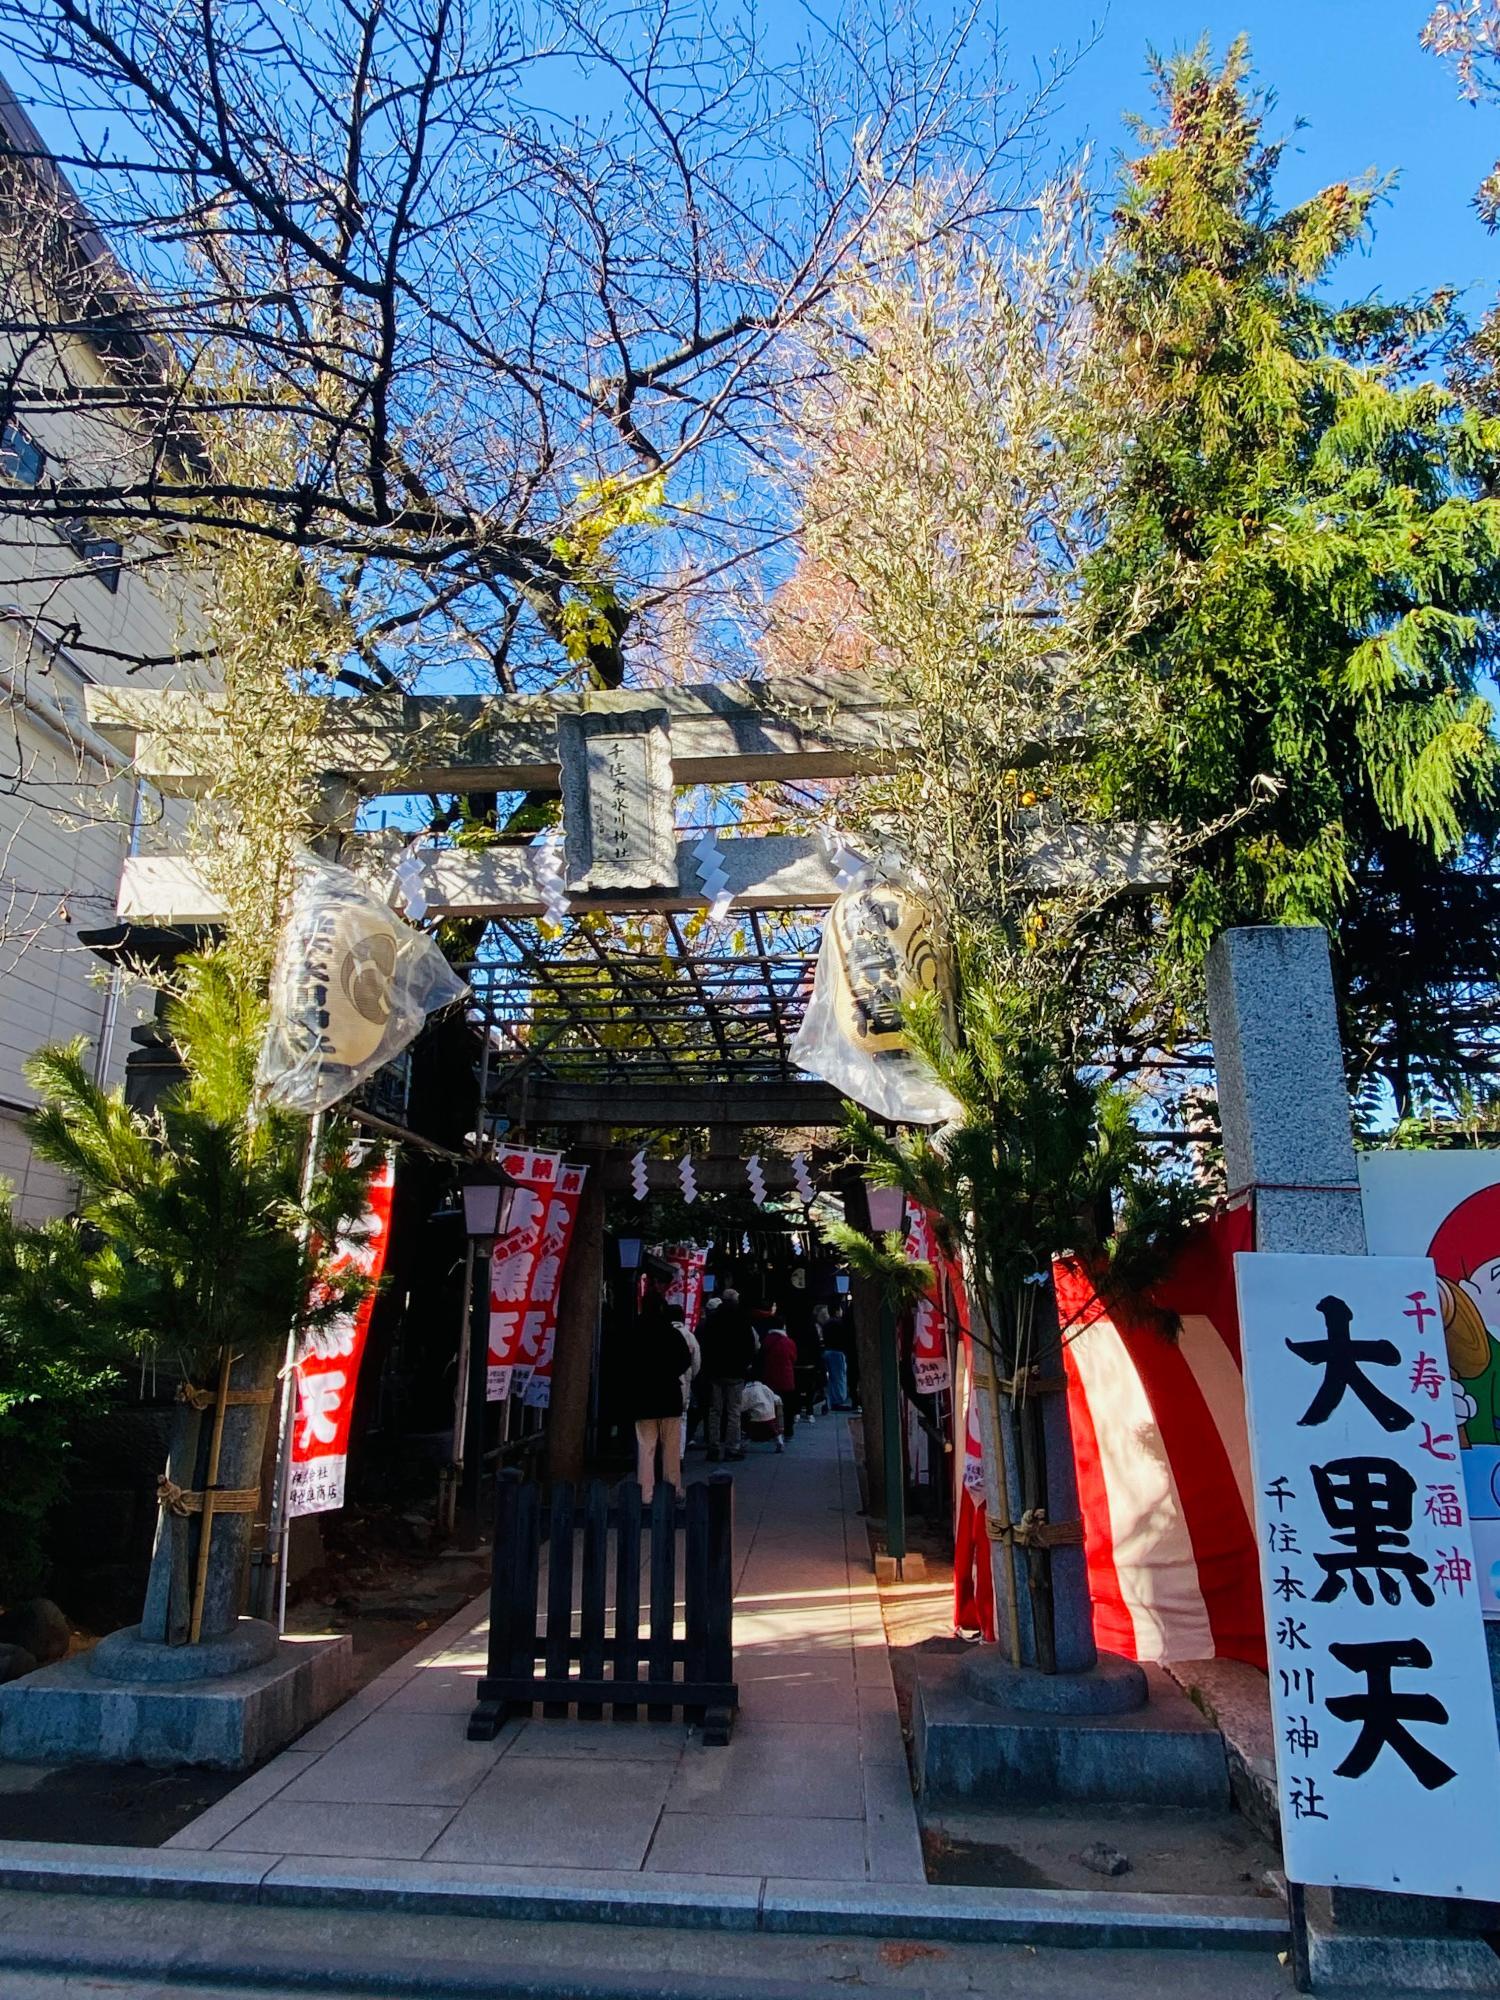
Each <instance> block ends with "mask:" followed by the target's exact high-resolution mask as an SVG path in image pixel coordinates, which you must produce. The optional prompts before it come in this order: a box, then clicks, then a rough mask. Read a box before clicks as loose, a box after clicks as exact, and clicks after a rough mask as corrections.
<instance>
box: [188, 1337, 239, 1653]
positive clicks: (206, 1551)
mask: <svg viewBox="0 0 1500 2000" xmlns="http://www.w3.org/2000/svg"><path fill="white" fill-rule="evenodd" d="M233 1365H234V1356H233V1355H232V1354H231V1353H230V1351H229V1349H228V1348H227V1347H224V1348H221V1349H220V1350H219V1386H218V1388H217V1389H216V1391H215V1392H214V1428H213V1435H212V1437H211V1438H210V1440H209V1446H208V1477H207V1479H206V1480H205V1481H204V1483H203V1524H202V1526H201V1528H200V1529H199V1531H198V1568H197V1573H196V1575H195V1576H194V1578H193V1610H192V1618H191V1622H190V1623H189V1625H188V1641H189V1643H190V1644H191V1645H196V1644H197V1643H198V1638H199V1635H200V1634H201V1633H202V1630H203V1595H204V1592H205V1590H206V1589H207V1587H208V1559H209V1555H210V1553H211V1552H212V1543H213V1534H214V1499H215V1497H216V1496H215V1488H216V1487H217V1486H218V1483H219V1453H220V1450H221V1448H222V1446H223V1443H224V1417H225V1413H226V1411H227V1409H228V1405H229V1371H230V1368H231V1367H232V1366H233Z"/></svg>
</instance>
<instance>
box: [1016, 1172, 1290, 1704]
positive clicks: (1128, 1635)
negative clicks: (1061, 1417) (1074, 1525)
mask: <svg viewBox="0 0 1500 2000" xmlns="http://www.w3.org/2000/svg"><path fill="white" fill-rule="evenodd" d="M1250 1247H1251V1222H1250V1215H1249V1211H1248V1210H1247V1209H1239V1210H1233V1211H1230V1212H1228V1213H1226V1214H1224V1215H1221V1216H1218V1217H1216V1218H1215V1219H1214V1220H1213V1221H1212V1222H1210V1223H1209V1224H1207V1225H1206V1226H1205V1227H1204V1228H1203V1229H1201V1230H1199V1231H1196V1232H1195V1233H1194V1235H1193V1236H1192V1238H1191V1239H1190V1240H1189V1241H1188V1242H1187V1244H1186V1245H1185V1246H1184V1247H1183V1249H1182V1250H1181V1251H1180V1252H1179V1254H1178V1256H1177V1257H1176V1259H1175V1260H1174V1262H1173V1264H1172V1267H1171V1269H1170V1270H1169V1272H1168V1273H1167V1275H1166V1277H1165V1278H1164V1279H1163V1280H1162V1281H1161V1282H1160V1283H1158V1284H1157V1285H1155V1286H1153V1287H1152V1289H1151V1293H1150V1298H1149V1306H1154V1307H1156V1308H1158V1309H1159V1310H1158V1312H1156V1313H1153V1312H1151V1311H1150V1310H1145V1311H1141V1310H1135V1309H1131V1308H1128V1307H1122V1306H1120V1305H1115V1306H1113V1307H1112V1308H1109V1309H1107V1308H1106V1307H1105V1305H1104V1304H1103V1302H1102V1301H1101V1300H1100V1299H1099V1297H1098V1295H1097V1294H1096V1292H1095V1291H1094V1288H1093V1286H1092V1285H1091V1284H1090V1282H1089V1279H1088V1276H1087V1273H1086V1272H1085V1271H1084V1270H1083V1269H1082V1268H1081V1267H1080V1266H1078V1265H1077V1264H1072V1263H1059V1264H1058V1265H1057V1267H1056V1273H1055V1275H1056V1280H1057V1299H1058V1309H1059V1313H1060V1316H1061V1320H1062V1324H1063V1328H1064V1350H1063V1351H1064V1358H1065V1362H1066V1368H1067V1376H1068V1405H1069V1411H1070V1414H1071V1417H1072V1425H1073V1450H1074V1458H1075V1461H1076V1464H1077V1470H1078V1493H1079V1501H1080V1503H1081V1506H1082V1511H1083V1525H1084V1545H1085V1551H1086V1554H1087V1558H1088V1573H1089V1589H1090V1592H1091V1594H1092V1596H1093V1601H1094V1636H1095V1638H1096V1640H1097V1641H1098V1643H1099V1645H1100V1646H1101V1647H1102V1648H1105V1649H1107V1650H1109V1651H1110V1652H1115V1653H1124V1654H1125V1655H1127V1656H1128V1657H1129V1658H1132V1659H1138V1660H1160V1661H1172V1660H1204V1659H1211V1658H1215V1657H1218V1658H1223V1659H1234V1660H1247V1661H1249V1662H1251V1663H1252V1664H1253V1665H1256V1666H1260V1667H1264V1666H1265V1664H1266V1637H1265V1626H1264V1623H1263V1621H1262V1617H1261V1610H1260V1591H1259V1581H1258V1575H1257V1564H1256V1549H1255V1535H1254V1530H1253V1527H1252V1523H1253V1520H1254V1505H1253V1500H1252V1495H1251V1487H1250V1454H1249V1445H1248V1440H1247V1435H1246V1429H1245V1396H1244V1385H1243V1380H1242V1376H1241V1366H1240V1329H1239V1319H1238V1314H1237V1312H1236V1310H1235V1298H1234V1255H1235V1252H1236V1251H1238V1250H1248V1249H1249V1248H1250ZM1162 1311H1165V1312H1166V1313H1169V1314H1176V1315H1177V1316H1178V1323H1179V1326H1180V1332H1178V1333H1176V1334H1175V1335H1174V1334H1173V1333H1171V1332H1169V1331H1167V1330H1165V1329H1164V1327H1163V1325H1162V1322H1161V1318H1160V1313H1161V1312H1162Z"/></svg>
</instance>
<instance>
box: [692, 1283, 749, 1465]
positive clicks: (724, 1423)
mask: <svg viewBox="0 0 1500 2000" xmlns="http://www.w3.org/2000/svg"><path fill="white" fill-rule="evenodd" d="M698 1339H699V1344H700V1345H701V1347H702V1350H703V1379H704V1381H705V1382H707V1384H708V1455H709V1457H710V1458H711V1459H719V1458H725V1457H728V1458H743V1457H744V1456H745V1448H744V1446H743V1444H742V1443H741V1442H740V1397H741V1395H742V1393H743V1392H744V1387H745V1382H746V1379H747V1378H748V1376H749V1374H750V1371H751V1369H752V1368H753V1367H754V1366H755V1333H754V1330H753V1328H752V1327H751V1325H750V1315H749V1313H748V1312H746V1310H745V1308H744V1306H743V1305H741V1303H740V1295H739V1293H738V1292H737V1291H735V1290H734V1289H733V1287H731V1288H730V1289H729V1290H728V1291H726V1292H725V1294H724V1303H723V1305H721V1306H720V1307H719V1309H718V1311H717V1312H714V1313H710V1314H705V1316H704V1319H703V1323H702V1325H701V1326H700V1327H699V1329H698Z"/></svg>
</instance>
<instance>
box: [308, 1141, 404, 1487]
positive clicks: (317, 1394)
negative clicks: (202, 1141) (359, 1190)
mask: <svg viewBox="0 0 1500 2000" xmlns="http://www.w3.org/2000/svg"><path fill="white" fill-rule="evenodd" d="M395 1184H396V1170H395V1167H394V1165H393V1164H392V1162H391V1161H389V1160H387V1161H386V1163H385V1165H384V1166H382V1167H381V1168H380V1169H379V1170H378V1171H377V1173H376V1174H375V1177H374V1179H373V1180H372V1181H371V1182H370V1188H369V1196H368V1206H367V1208H366V1210H365V1213H364V1216H363V1218H362V1219H361V1222H360V1225H359V1227H358V1229H357V1230H354V1231H351V1232H350V1234H349V1235H348V1236H346V1237H343V1238H341V1239H340V1241H339V1245H338V1250H337V1253H336V1255H335V1256H334V1259H333V1269H334V1270H335V1271H348V1270H351V1269H353V1270H357V1271H359V1272H360V1273H361V1274H362V1275H363V1276H364V1277H366V1278H370V1279H378V1278H379V1277H380V1274H381V1273H382V1271H384V1269H385V1255H386V1248H387V1245H388V1244H389V1242H390V1234H391V1195H392V1192H393V1190H394V1188H395ZM374 1310H375V1294H374V1292H373V1291H372V1292H369V1293H367V1294H366V1296H365V1297H364V1298H362V1299H361V1300H360V1301H359V1302H358V1304H357V1305H356V1306H355V1307H354V1308H353V1310H352V1311H350V1312H347V1313H340V1314H339V1316H338V1317H337V1318H336V1319H333V1320H330V1321H329V1322H328V1323H327V1324H326V1325H324V1326H320V1327H317V1328H310V1329H309V1330H308V1331H307V1332H306V1333H304V1334H303V1336H302V1339H301V1342H300V1344H299V1347H298V1352H297V1407H296V1420H295V1422H294V1424H293V1427H292V1457H291V1474H290V1482H289V1486H288V1494H287V1514H288V1516H289V1517H290V1516H291V1515H294V1514H326V1513H330V1512H332V1511H333V1510H334V1509H335V1508H338V1507H342V1506H343V1504H344V1482H345V1478H346V1475H347V1473H348V1469H349V1429H350V1425H351V1424H352V1422H353V1420H354V1390H355V1386H356V1384H357V1382H358V1380H359V1364H360V1360H361V1358H362V1356H363V1354H364V1351H365V1337H366V1335H367V1334H368V1333H369V1331H370V1315H371V1313H372V1312H373V1311H374Z"/></svg>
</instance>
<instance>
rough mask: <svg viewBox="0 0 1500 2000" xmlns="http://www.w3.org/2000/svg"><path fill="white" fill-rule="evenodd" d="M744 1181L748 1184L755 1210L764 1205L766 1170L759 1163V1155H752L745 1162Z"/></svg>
mask: <svg viewBox="0 0 1500 2000" xmlns="http://www.w3.org/2000/svg"><path fill="white" fill-rule="evenodd" d="M745 1179H746V1180H747V1181H748V1182H749V1183H750V1199H751V1200H752V1201H753V1202H754V1203H755V1206H756V1207H757V1208H764V1207H765V1205H766V1170H765V1168H764V1167H763V1166H762V1165H761V1163H760V1154H759V1153H752V1154H751V1155H750V1157H749V1159H748V1160H746V1162H745Z"/></svg>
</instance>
